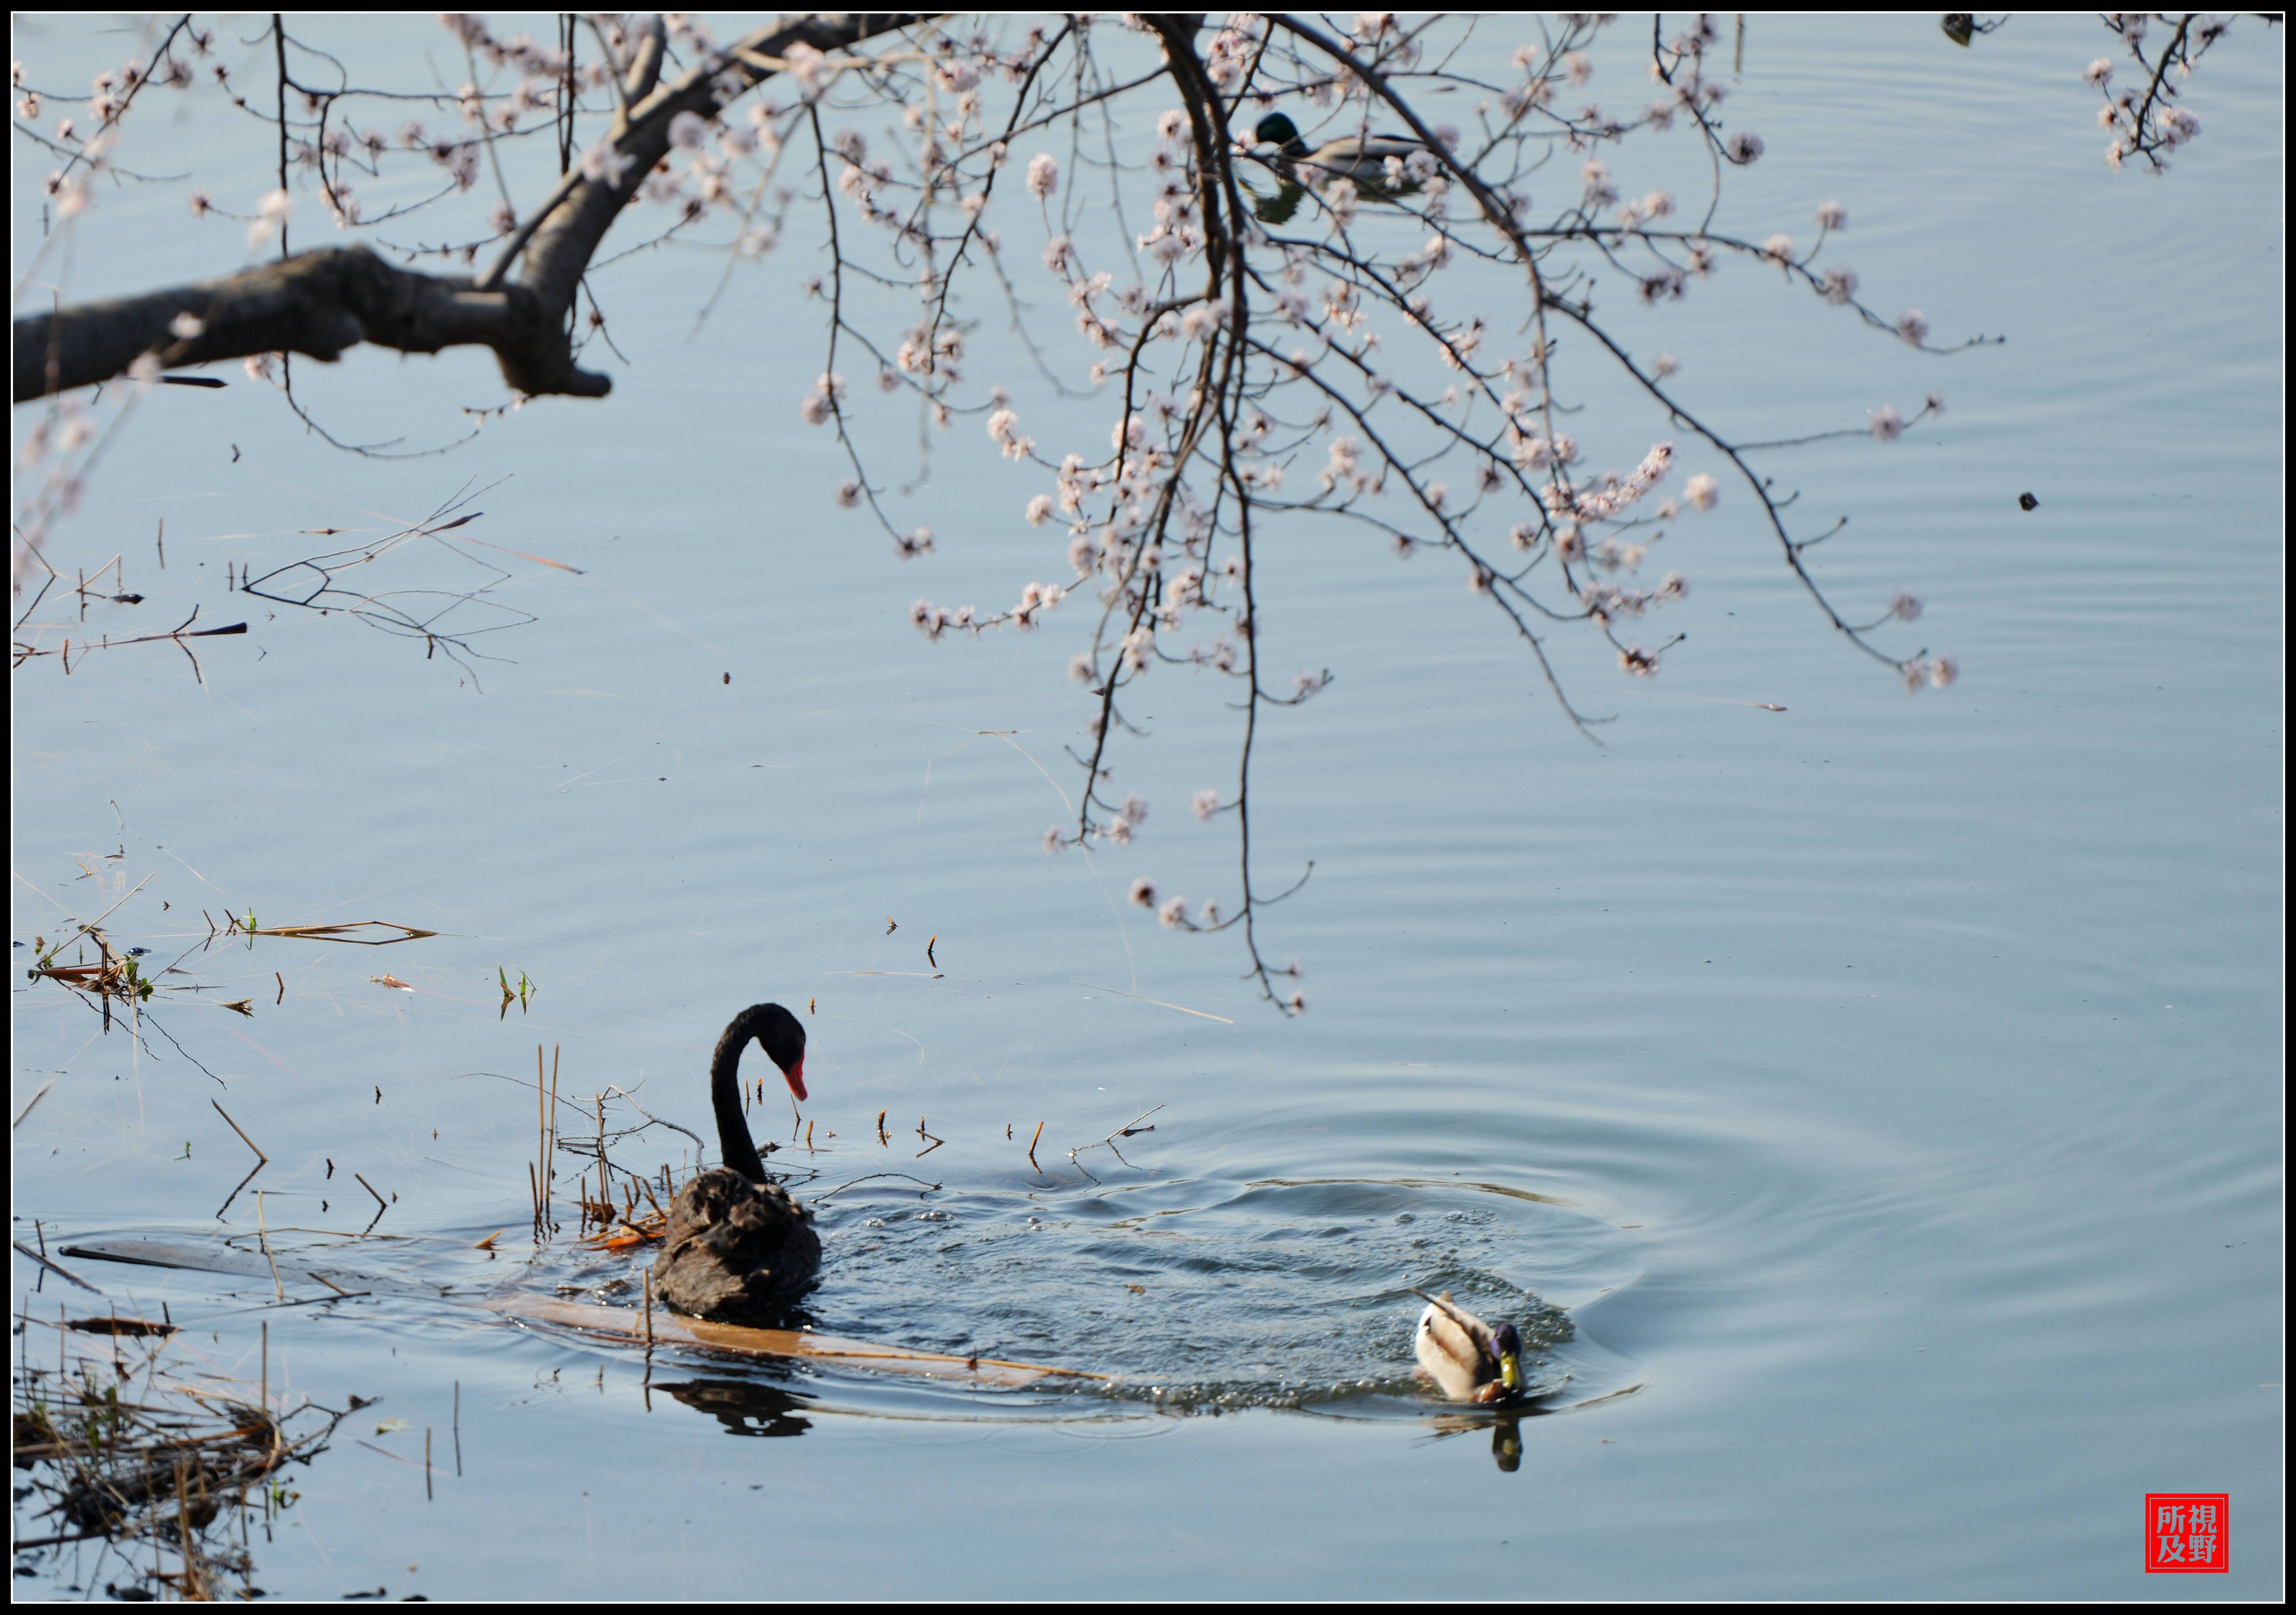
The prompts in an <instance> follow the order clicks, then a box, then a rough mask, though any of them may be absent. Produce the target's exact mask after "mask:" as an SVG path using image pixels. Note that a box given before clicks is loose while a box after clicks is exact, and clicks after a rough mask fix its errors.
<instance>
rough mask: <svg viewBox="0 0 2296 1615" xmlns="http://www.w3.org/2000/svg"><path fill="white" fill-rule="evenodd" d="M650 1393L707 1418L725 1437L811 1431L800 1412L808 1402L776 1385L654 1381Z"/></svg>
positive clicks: (811, 1426)
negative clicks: (661, 1394)
mask: <svg viewBox="0 0 2296 1615" xmlns="http://www.w3.org/2000/svg"><path fill="white" fill-rule="evenodd" d="M653 1389H654V1390H659V1391H662V1392H664V1393H666V1394H668V1395H669V1396H671V1397H674V1398H676V1399H677V1400H678V1401H680V1402H683V1403H685V1405H686V1406H688V1407H691V1408H693V1409H695V1410H696V1411H698V1412H701V1413H706V1414H709V1415H710V1416H711V1417H712V1418H714V1419H716V1420H717V1422H719V1423H720V1424H723V1425H724V1426H725V1427H726V1434H728V1435H734V1436H801V1435H803V1434H805V1432H806V1431H808V1430H811V1429H812V1428H813V1421H812V1420H810V1419H808V1418H807V1417H805V1415H804V1412H803V1410H804V1408H805V1406H806V1403H807V1402H808V1399H809V1398H805V1397H800V1396H799V1395H797V1394H796V1393H795V1392H793V1391H787V1390H783V1389H782V1388H781V1387H780V1386H778V1385H767V1384H763V1383H761V1382H759V1381H756V1380H684V1381H676V1382H668V1381H660V1380H657V1381H654V1385H653Z"/></svg>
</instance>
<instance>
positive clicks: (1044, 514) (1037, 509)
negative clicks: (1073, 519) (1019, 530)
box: [1028, 494, 1053, 527]
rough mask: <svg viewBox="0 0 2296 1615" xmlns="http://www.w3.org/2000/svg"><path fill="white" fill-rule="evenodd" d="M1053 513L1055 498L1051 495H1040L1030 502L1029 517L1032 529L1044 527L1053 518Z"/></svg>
mask: <svg viewBox="0 0 2296 1615" xmlns="http://www.w3.org/2000/svg"><path fill="white" fill-rule="evenodd" d="M1052 513H1053V496H1051V495H1050V494H1038V495H1037V496H1036V497H1035V498H1033V499H1031V500H1029V509H1028V517H1029V526H1030V527H1042V526H1044V525H1045V523H1046V521H1048V520H1049V519H1050V518H1051V516H1052Z"/></svg>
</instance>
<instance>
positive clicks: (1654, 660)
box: [1619, 645, 1658, 678]
mask: <svg viewBox="0 0 2296 1615" xmlns="http://www.w3.org/2000/svg"><path fill="white" fill-rule="evenodd" d="M1619 666H1620V667H1621V668H1625V669H1626V670H1627V671H1628V672H1629V673H1631V674H1633V675H1634V676H1636V678H1650V677H1653V676H1656V674H1657V672H1658V652H1655V651H1645V650H1644V649H1643V648H1642V646H1640V645H1628V647H1627V648H1626V649H1625V650H1623V651H1621V652H1619Z"/></svg>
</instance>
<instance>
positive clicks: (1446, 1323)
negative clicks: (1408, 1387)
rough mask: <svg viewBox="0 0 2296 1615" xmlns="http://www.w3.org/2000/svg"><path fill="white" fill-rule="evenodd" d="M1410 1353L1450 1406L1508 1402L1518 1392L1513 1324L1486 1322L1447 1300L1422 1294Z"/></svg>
mask: <svg viewBox="0 0 2296 1615" xmlns="http://www.w3.org/2000/svg"><path fill="white" fill-rule="evenodd" d="M1411 1293H1412V1294H1414V1295H1415V1296H1417V1297H1419V1298H1420V1299H1422V1300H1423V1301H1425V1302H1426V1303H1427V1310H1426V1311H1424V1312H1423V1313H1421V1314H1420V1315H1419V1332H1418V1334H1417V1336H1416V1337H1415V1339H1414V1340H1413V1342H1412V1349H1413V1351H1414V1352H1415V1355H1416V1356H1417V1357H1418V1358H1419V1366H1420V1367H1421V1368H1423V1369H1424V1370H1426V1372H1427V1376H1428V1378H1430V1379H1431V1380H1433V1381H1435V1383H1436V1384H1437V1385H1438V1386H1439V1387H1440V1388H1441V1390H1442V1392H1443V1394H1444V1395H1445V1396H1447V1397H1448V1398H1451V1400H1453V1401H1454V1402H1512V1401H1513V1400H1514V1399H1515V1398H1517V1397H1520V1396H1521V1394H1522V1390H1523V1381H1522V1337H1521V1335H1520V1334H1518V1333H1516V1332H1515V1327H1514V1325H1513V1324H1486V1323H1484V1322H1483V1320H1482V1319H1480V1318H1479V1317H1477V1316H1475V1315H1474V1314H1473V1313H1472V1312H1469V1311H1468V1310H1467V1309H1466V1308H1464V1307H1461V1306H1459V1305H1457V1304H1456V1302H1454V1301H1453V1300H1452V1299H1451V1294H1450V1291H1444V1292H1443V1293H1442V1294H1441V1295H1439V1296H1433V1295H1429V1294H1428V1293H1427V1292H1426V1291H1424V1290H1414V1291H1412V1292H1411Z"/></svg>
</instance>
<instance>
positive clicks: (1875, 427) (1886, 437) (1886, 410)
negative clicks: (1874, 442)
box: [1866, 404, 1906, 443]
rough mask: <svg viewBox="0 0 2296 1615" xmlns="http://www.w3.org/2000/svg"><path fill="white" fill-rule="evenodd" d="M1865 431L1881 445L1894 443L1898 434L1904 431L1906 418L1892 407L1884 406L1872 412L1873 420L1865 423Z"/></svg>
mask: <svg viewBox="0 0 2296 1615" xmlns="http://www.w3.org/2000/svg"><path fill="white" fill-rule="evenodd" d="M1866 430H1868V431H1870V432H1872V433H1873V434H1874V437H1875V438H1876V439H1879V440H1880V441H1882V442H1883V443H1891V442H1895V441H1896V440H1897V437H1898V433H1899V432H1902V431H1904V430H1906V418H1905V416H1903V415H1901V414H1898V412H1897V409H1896V408H1895V407H1894V406H1891V405H1888V404H1884V405H1882V407H1881V408H1879V409H1877V410H1875V411H1874V418H1873V419H1872V420H1871V421H1869V422H1866Z"/></svg>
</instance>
